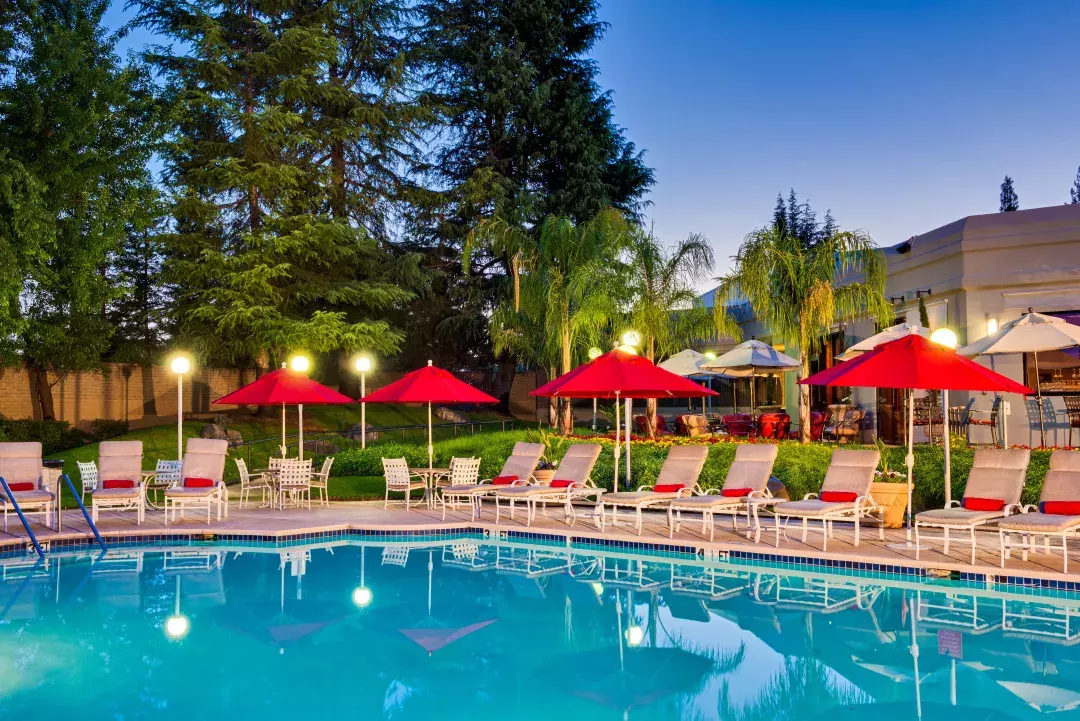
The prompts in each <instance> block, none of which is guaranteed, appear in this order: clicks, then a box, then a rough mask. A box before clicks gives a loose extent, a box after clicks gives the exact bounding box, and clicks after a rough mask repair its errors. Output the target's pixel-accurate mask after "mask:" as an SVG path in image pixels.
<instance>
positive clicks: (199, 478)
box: [165, 438, 229, 526]
mask: <svg viewBox="0 0 1080 721" xmlns="http://www.w3.org/2000/svg"><path fill="white" fill-rule="evenodd" d="M228 452H229V442H228V441H226V440H220V439H215V438H188V441H187V448H186V450H185V451H184V462H183V465H181V466H180V483H179V485H176V486H173V487H172V488H169V489H167V490H166V491H165V525H166V526H167V525H169V509H170V507H171V508H172V514H173V516H172V520H173V521H175V520H176V512H177V511H180V518H183V517H184V511H185V510H186V509H188V508H206V525H210V512H211V511H212V510H213V509H214V508H215V507H216V508H217V520H219V521H220V520H221V519H222V516H223V515H224V517H225V518H228V517H229V492H228V489H226V488H225V456H226V454H228Z"/></svg>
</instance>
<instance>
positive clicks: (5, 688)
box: [0, 540, 1080, 721]
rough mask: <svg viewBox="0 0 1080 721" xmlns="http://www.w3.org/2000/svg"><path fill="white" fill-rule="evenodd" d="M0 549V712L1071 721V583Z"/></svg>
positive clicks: (1075, 700) (345, 555) (471, 544)
mask: <svg viewBox="0 0 1080 721" xmlns="http://www.w3.org/2000/svg"><path fill="white" fill-rule="evenodd" d="M0 563H2V564H3V565H2V566H0V568H2V576H0V614H2V616H0V719H22V720H26V719H55V718H64V717H67V718H71V719H79V720H82V719H88V720H92V719H124V720H125V721H128V720H130V719H219V718H226V717H228V718H232V719H249V718H250V719H256V718H257V719H259V720H260V721H276V720H277V719H286V718H288V719H297V718H298V719H306V718H341V717H348V718H360V719H368V718H386V719H433V718H438V719H473V718H480V717H483V716H493V715H496V714H497V715H499V716H500V717H502V718H509V719H560V721H570V720H572V719H620V718H628V719H629V718H633V719H693V720H695V721H697V720H702V721H704V720H708V719H724V720H725V721H727V720H733V721H757V720H759V719H760V720H761V721H766V720H769V719H847V718H852V719H854V718H870V717H873V718H874V719H875V720H877V719H891V718H909V719H918V718H920V714H921V718H924V719H936V718H954V717H955V718H960V717H963V718H965V719H1029V718H1030V719H1034V718H1036V717H1041V716H1042V715H1043V714H1045V713H1054V714H1055V716H1056V717H1057V718H1061V719H1068V718H1080V650H1078V648H1080V646H1078V641H1080V598H1078V597H1068V596H1063V595H1058V596H1054V597H1051V596H1038V597H1037V596H1024V595H1021V594H1019V593H1008V592H1002V591H995V590H992V589H986V588H967V587H963V586H953V585H948V584H941V583H934V584H930V583H925V584H920V583H917V582H914V581H911V580H901V579H899V578H897V579H895V580H885V581H883V580H881V579H873V578H860V577H853V576H841V575H835V574H829V573H826V572H800V573H794V572H780V571H776V570H768V569H761V568H758V569H749V568H739V567H736V566H728V565H719V566H718V565H715V564H713V565H709V564H705V563H703V562H689V561H672V560H668V559H662V558H657V557H649V558H635V557H632V556H629V555H626V554H614V553H613V554H597V553H586V552H578V551H573V552H570V551H567V550H565V549H563V550H560V549H557V548H538V547H528V546H522V545H512V544H505V543H504V544H486V543H483V542H481V541H476V540H458V541H454V542H453V543H449V544H447V545H420V546H412V547H410V546H405V545H393V546H385V547H382V546H366V547H361V546H360V545H357V544H351V545H338V546H333V547H329V548H328V547H319V548H313V549H292V550H286V551H279V550H262V549H252V548H246V549H243V550H242V551H239V552H237V551H233V550H224V549H214V548H199V549H182V550H175V551H166V552H160V551H158V552H145V553H144V552H129V553H115V552H114V553H110V554H108V555H107V556H106V557H105V558H103V559H101V560H99V561H96V562H94V561H93V560H92V558H91V557H83V558H75V557H71V556H69V557H50V558H49V560H48V563H47V565H45V566H43V567H42V566H39V567H37V568H36V569H35V568H34V567H33V564H32V563H26V562H15V561H12V560H7V561H3V562H0ZM913 651H917V652H914V653H913Z"/></svg>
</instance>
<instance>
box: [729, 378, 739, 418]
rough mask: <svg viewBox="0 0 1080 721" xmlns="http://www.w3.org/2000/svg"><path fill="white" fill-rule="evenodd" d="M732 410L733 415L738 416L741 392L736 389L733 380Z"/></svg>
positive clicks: (733, 380) (732, 380)
mask: <svg viewBox="0 0 1080 721" xmlns="http://www.w3.org/2000/svg"><path fill="white" fill-rule="evenodd" d="M731 408H732V411H731V412H732V413H735V414H737V413H738V412H739V390H738V388H737V387H736V381H735V379H734V378H732V379H731Z"/></svg>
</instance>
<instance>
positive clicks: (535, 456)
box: [440, 441, 544, 520]
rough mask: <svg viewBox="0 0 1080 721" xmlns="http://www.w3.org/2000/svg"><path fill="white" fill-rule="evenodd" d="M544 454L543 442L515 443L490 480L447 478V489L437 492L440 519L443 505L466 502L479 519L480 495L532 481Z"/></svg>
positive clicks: (445, 487)
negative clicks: (440, 506) (472, 481)
mask: <svg viewBox="0 0 1080 721" xmlns="http://www.w3.org/2000/svg"><path fill="white" fill-rule="evenodd" d="M543 455H544V444H543V443H525V442H523V441H518V442H517V443H515V444H514V449H513V450H512V451H511V452H510V456H509V457H508V458H507V459H506V462H505V463H503V467H502V470H501V471H499V473H498V474H497V475H495V476H493V477H491V478H485V479H484V480H482V481H480V482H479V483H472V484H458V483H456V482H454V481H453V479H451V482H450V485H449V486H443V487H442V489H441V494H440V496H441V500H442V504H443V520H445V519H446V506H447V504H450V505H451V506H454V507H456V506H457V504H459V503H465V502H468V503H469V505H470V506H471V507H472V516H473V518H478V517H479V516H480V503H481V499H482V498H483V497H484V496H488V495H491V494H493V493H495V491H496V490H497V489H498V488H499V487H501V486H524V485H527V484H529V483H530V482H531V481H532V477H533V471H535V470H536V465H537V464H538V463H539V462H540V458H541V457H543Z"/></svg>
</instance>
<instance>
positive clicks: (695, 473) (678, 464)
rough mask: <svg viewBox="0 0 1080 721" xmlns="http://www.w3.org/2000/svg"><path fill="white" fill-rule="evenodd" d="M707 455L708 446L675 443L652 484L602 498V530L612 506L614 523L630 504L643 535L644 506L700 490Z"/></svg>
mask: <svg viewBox="0 0 1080 721" xmlns="http://www.w3.org/2000/svg"><path fill="white" fill-rule="evenodd" d="M708 456H709V447H708V446H700V445H695V446H672V447H671V449H670V450H669V451H668V454H667V458H665V459H664V465H663V466H662V467H661V468H660V473H659V474H658V475H657V476H656V482H655V483H654V484H653V485H651V486H650V485H645V486H639V487H638V489H637V491H623V492H621V493H609V494H608V495H606V496H604V497H603V498H602V499H600V503H598V504H597V507H596V510H597V517H596V525H597V527H598V528H599V529H600V530H601V531H603V530H604V526H605V525H606V524H607V519H606V518H605V515H606V513H607V509H608V508H609V507H610V508H611V525H613V526H615V525H618V522H619V516H618V509H619V508H629V509H632V510H633V512H634V527H635V529H636V530H637V534H638V535H639V536H640V535H641V526H642V522H643V519H642V516H641V512H642V510H644V509H646V508H648V507H649V506H656V505H659V504H662V503H667V502H669V501H675V500H677V499H681V498H682V497H684V496H687V497H688V496H691V495H693V494H694V493H695V492H696V493H700V492H701V489H699V488H698V485H697V482H698V478H699V477H700V476H701V469H703V468H704V467H705V459H706V458H708Z"/></svg>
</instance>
